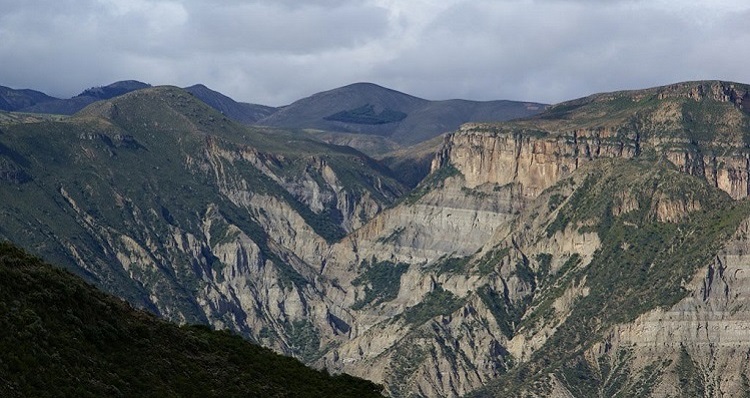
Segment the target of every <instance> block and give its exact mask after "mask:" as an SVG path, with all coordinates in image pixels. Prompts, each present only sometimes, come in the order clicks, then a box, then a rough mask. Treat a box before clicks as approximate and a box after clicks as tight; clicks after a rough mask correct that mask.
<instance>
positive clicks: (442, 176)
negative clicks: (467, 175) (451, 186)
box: [403, 164, 461, 205]
mask: <svg viewBox="0 0 750 398" xmlns="http://www.w3.org/2000/svg"><path fill="white" fill-rule="evenodd" d="M459 174H461V172H460V171H458V169H457V168H456V167H455V166H453V165H452V164H447V165H445V166H443V167H441V168H439V169H437V170H436V171H435V172H433V173H432V174H430V175H428V176H427V177H425V179H424V180H422V182H420V183H419V185H417V187H416V188H414V190H412V191H411V192H410V193H409V194H408V195H406V197H404V199H403V202H404V203H406V204H407V205H413V204H415V203H417V201H419V199H422V197H423V196H425V195H427V194H428V193H429V192H430V191H432V190H433V189H435V188H437V187H439V186H441V185H442V183H443V181H445V180H447V179H448V178H449V177H453V176H456V175H459Z"/></svg>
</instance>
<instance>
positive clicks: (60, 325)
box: [0, 243, 381, 397]
mask: <svg viewBox="0 0 750 398" xmlns="http://www.w3.org/2000/svg"><path fill="white" fill-rule="evenodd" d="M0 329H2V331H3V333H0V352H2V355H1V356H0V396H3V397H73V396H75V397H102V396H110V397H117V396H121V397H134V396H140V397H228V396H236V397H239V396H243V397H248V396H256V397H378V396H380V394H379V392H380V390H381V387H379V386H377V385H375V384H373V383H371V382H368V381H364V380H361V379H357V378H354V377H351V376H348V375H339V376H331V375H329V374H328V373H326V372H319V371H315V370H312V369H309V368H307V367H305V366H304V365H303V364H302V363H300V362H299V361H297V360H295V359H292V358H288V357H283V356H280V355H277V354H275V353H273V352H272V351H270V350H268V349H265V348H262V347H259V346H256V345H254V344H251V343H248V342H246V341H245V340H243V339H242V338H240V337H239V336H236V335H233V334H231V333H229V332H221V331H212V330H210V329H208V328H206V327H202V326H182V327H180V326H176V325H173V324H170V323H167V322H164V321H161V320H158V319H156V318H155V317H154V316H153V315H151V314H148V313H145V312H143V311H138V310H134V309H133V308H132V307H130V306H129V305H128V304H126V303H125V302H124V301H122V300H119V299H116V298H114V297H111V296H108V295H105V294H103V293H101V292H99V291H97V290H95V289H94V288H93V287H92V286H90V285H88V284H86V283H85V282H83V281H82V280H81V279H79V278H77V277H74V276H73V275H71V274H69V273H68V272H65V271H62V270H60V269H58V268H55V267H53V266H51V265H48V264H45V263H43V262H42V261H41V260H39V259H37V258H34V257H31V256H30V255H28V254H26V253H25V252H23V251H22V250H20V249H18V248H16V247H15V246H12V245H10V244H7V243H0Z"/></svg>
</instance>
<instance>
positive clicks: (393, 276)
mask: <svg viewBox="0 0 750 398" xmlns="http://www.w3.org/2000/svg"><path fill="white" fill-rule="evenodd" d="M363 266H364V267H365V269H366V270H365V272H363V273H361V274H360V275H359V276H358V277H357V278H355V279H354V280H353V281H352V284H353V285H354V286H364V287H365V296H364V297H362V298H361V299H359V300H357V301H356V302H355V303H354V305H352V309H353V310H360V309H362V308H364V307H365V306H366V305H370V304H372V305H377V304H380V303H383V302H386V301H391V300H393V299H395V298H396V297H397V296H398V291H399V288H400V287H401V275H403V274H404V273H405V272H406V271H407V270H408V269H409V264H406V263H392V262H390V261H380V262H375V261H374V260H372V261H371V262H369V263H368V262H364V263H363Z"/></svg>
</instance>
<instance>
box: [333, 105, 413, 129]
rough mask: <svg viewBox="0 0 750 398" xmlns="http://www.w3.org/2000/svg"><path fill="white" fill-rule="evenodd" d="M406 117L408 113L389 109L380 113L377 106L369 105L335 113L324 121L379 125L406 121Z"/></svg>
mask: <svg viewBox="0 0 750 398" xmlns="http://www.w3.org/2000/svg"><path fill="white" fill-rule="evenodd" d="M406 116H408V115H407V114H406V113H403V112H399V111H395V110H393V109H388V108H385V109H383V110H381V111H380V112H378V111H376V110H375V106H373V105H371V104H367V105H364V106H361V107H359V108H355V109H350V110H347V111H342V112H338V113H334V114H333V115H331V116H326V117H324V118H323V119H325V120H330V121H334V122H342V123H354V124H370V125H377V124H388V123H395V122H400V121H402V120H404V119H406Z"/></svg>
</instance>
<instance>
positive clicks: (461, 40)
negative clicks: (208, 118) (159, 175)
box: [0, 0, 750, 106]
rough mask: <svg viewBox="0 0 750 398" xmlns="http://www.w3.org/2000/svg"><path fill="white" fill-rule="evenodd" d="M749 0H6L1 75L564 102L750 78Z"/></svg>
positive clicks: (282, 94) (238, 94) (63, 93)
mask: <svg viewBox="0 0 750 398" xmlns="http://www.w3.org/2000/svg"><path fill="white" fill-rule="evenodd" d="M749 22H750V2H748V1H747V0H701V1H699V0H607V1H605V0H308V1H305V0H255V1H252V0H244V1H243V0H220V1H209V0H181V1H179V0H24V1H18V0H0V85H3V86H8V87H12V88H32V89H36V90H40V91H43V92H45V93H47V94H50V95H53V96H57V97H63V98H67V97H71V96H73V95H76V94H78V93H80V92H81V91H83V90H84V89H86V88H89V87H93V86H101V85H106V84H109V83H112V82H115V81H118V80H127V79H134V80H140V81H143V82H146V83H150V84H153V85H162V84H170V85H176V86H180V87H186V86H190V85H193V84H197V83H202V84H205V85H206V86H208V87H209V88H212V89H214V90H217V91H220V92H222V93H224V94H226V95H229V96H230V97H232V98H234V99H235V100H238V101H242V102H251V103H259V104H264V105H272V106H279V105H286V104H289V103H291V102H293V101H295V100H297V99H300V98H303V97H306V96H309V95H312V94H314V93H316V92H320V91H325V90H330V89H333V88H336V87H340V86H344V85H347V84H351V83H355V82H372V83H376V84H379V85H382V86H385V87H388V88H392V89H395V90H398V91H402V92H406V93H409V94H412V95H415V96H418V97H422V98H426V99H431V100H441V99H451V98H463V99H472V100H495V99H510V100H522V101H535V102H544V103H557V102H561V101H564V100H568V99H573V98H578V97H582V96H586V95H589V94H593V93H598V92H606V91H615V90H625V89H638V88H646V87H652V86H659V85H666V84H670V83H675V82H680V81H687V80H704V79H720V80H730V81H736V82H742V83H750V63H749V61H748V60H749V59H750V58H748V57H749V54H750V29H748V26H750V24H749Z"/></svg>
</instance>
